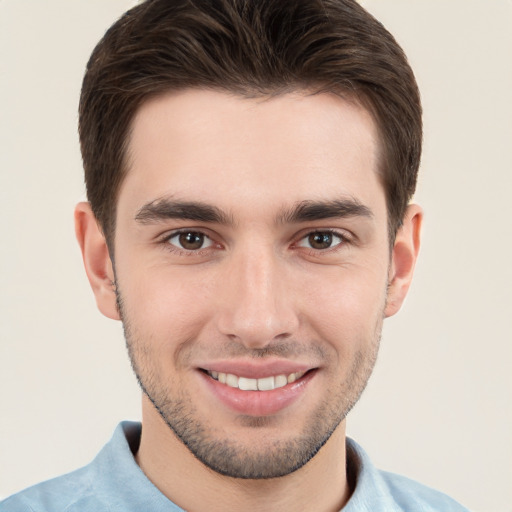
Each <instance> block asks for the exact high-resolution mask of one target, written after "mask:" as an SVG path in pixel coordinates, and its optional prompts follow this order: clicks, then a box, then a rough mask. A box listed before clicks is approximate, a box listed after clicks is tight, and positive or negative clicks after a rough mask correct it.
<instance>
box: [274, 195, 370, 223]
mask: <svg viewBox="0 0 512 512" xmlns="http://www.w3.org/2000/svg"><path fill="white" fill-rule="evenodd" d="M345 217H366V218H368V219H372V218H373V212H372V211H371V210H370V208H368V207H367V206H365V205H364V204H362V203H361V202H360V201H358V200H357V199H355V198H353V197H348V198H342V199H334V200H330V201H301V202H300V203H298V204H297V205H295V206H294V207H292V208H291V209H290V210H288V211H286V212H285V213H284V214H282V215H281V216H280V217H279V221H280V222H282V223H291V224H293V223H299V222H308V221H314V220H323V219H334V218H345Z"/></svg>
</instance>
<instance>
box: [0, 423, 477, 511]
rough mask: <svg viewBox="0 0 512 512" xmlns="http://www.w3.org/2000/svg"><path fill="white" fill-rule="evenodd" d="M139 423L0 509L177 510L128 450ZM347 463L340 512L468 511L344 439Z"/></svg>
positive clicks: (133, 446) (137, 436)
mask: <svg viewBox="0 0 512 512" xmlns="http://www.w3.org/2000/svg"><path fill="white" fill-rule="evenodd" d="M140 433H141V426H140V423H135V422H127V421H125V422H122V423H121V424H120V425H119V426H118V427H117V428H116V430H115V432H114V435H113V437H112V439H111V440H110V441H109V442H108V443H107V444H106V445H105V447H104V448H103V449H102V450H101V451H100V453H99V454H98V455H97V457H96V458H95V459H94V460H93V461H92V462H91V463H90V464H89V465H87V466H85V467H84V468H82V469H78V470H77V471H73V472H72V473H69V474H67V475H63V476H61V477H58V478H54V479H53V480H49V481H47V482H43V483H41V484H38V485H35V486H33V487H30V488H28V489H26V490H25V491H22V492H20V493H18V494H15V495H13V496H11V497H10V498H7V499H6V500H4V501H2V502H1V503H0V512H146V511H147V512H179V511H182V510H183V509H181V508H179V507H178V506H177V505H175V504H174V503H172V502H171V501H170V500H169V499H168V498H166V497H165V496H164V495H163V494H162V493H161V492H160V491H159V490H158V489H157V488H156V487H155V486H154V485H153V484H152V483H151V482H150V481H149V480H148V479H147V477H146V476H145V475H144V473H143V472H142V471H141V469H140V468H139V466H138V465H137V463H136V462H135V459H134V457H133V454H134V453H135V452H136V451H137V449H138V445H139V440H140ZM347 468H348V475H349V478H351V479H353V480H355V490H354V492H353V493H352V496H351V498H350V500H349V502H348V503H347V505H346V506H345V507H344V508H343V512H469V511H468V509H466V508H464V507H462V506H461V505H459V504H458V503H456V502H455V501H454V500H452V499H451V498H449V497H448V496H446V495H445V494H442V493H440V492H438V491H434V490H433V489H430V488H428V487H425V486H424V485H421V484H419V483H417V482H414V481H412V480H409V479H408V478H405V477H402V476H399V475H394V474H392V473H386V472H383V471H379V470H377V469H376V468H375V467H374V466H373V464H372V463H371V461H370V459H369V458H368V455H366V453H365V452H364V451H363V449H362V448H361V447H360V446H359V445H357V443H355V442H354V441H352V440H351V439H347Z"/></svg>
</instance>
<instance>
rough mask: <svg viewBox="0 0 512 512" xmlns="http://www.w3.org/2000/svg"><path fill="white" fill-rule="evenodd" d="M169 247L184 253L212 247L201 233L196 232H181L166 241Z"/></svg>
mask: <svg viewBox="0 0 512 512" xmlns="http://www.w3.org/2000/svg"><path fill="white" fill-rule="evenodd" d="M168 242H169V243H170V244H171V245H174V246H176V247H178V248H180V249H185V250H186V251H197V250H199V249H205V248H207V247H210V246H211V245H212V241H211V240H210V239H209V238H208V237H207V236H206V235H205V234H203V233H200V232H198V231H182V232H181V233H176V234H175V235H173V236H171V237H170V238H169V239H168Z"/></svg>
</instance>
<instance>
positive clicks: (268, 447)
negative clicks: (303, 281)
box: [116, 286, 382, 480]
mask: <svg viewBox="0 0 512 512" xmlns="http://www.w3.org/2000/svg"><path fill="white" fill-rule="evenodd" d="M116 295H117V304H118V309H119V312H120V315H121V319H122V322H123V329H124V335H125V340H126V346H127V349H128V354H129V357H130V361H131V365H132V368H133V371H134V373H135V376H136V378H137V381H138V383H139V386H140V387H141V389H142V391H143V393H144V394H145V395H146V396H147V397H148V399H149V400H150V401H151V403H152V404H153V406H154V407H155V409H156V410H157V411H158V413H159V414H160V416H161V417H162V419H163V420H164V422H165V423H166V424H167V426H168V427H169V428H170V429H171V431H172V432H173V433H174V434H175V435H176V437H177V438H178V439H179V440H180V441H181V442H182V443H183V444H184V445H185V446H186V447H187V448H188V449H189V450H190V452H191V453H192V454H193V455H194V457H196V458H197V459H198V460H199V461H200V462H202V463H203V464H204V465H205V466H207V467H208V468H210V469H212V470H213V471H215V472H217V473H219V474H221V475H225V476H229V477H233V478H241V479H256V480H258V479H269V478H277V477H282V476H286V475H288V474H290V473H293V472H294V471H296V470H298V469H300V468H302V467H303V466H304V465H305V464H306V463H308V462H309V461H310V460H311V459H312V458H313V457H314V456H315V455H316V454H317V453H318V451H319V450H320V449H321V448H322V446H324V444H325V443H326V442H327V441H328V440H329V438H330V437H331V435H332V434H333V433H334V431H335V430H336V428H337V427H338V425H339V424H340V422H341V421H343V419H344V418H345V417H346V416H347V414H348V413H349V411H350V410H351V409H352V407H353V406H354V405H355V404H356V402H357V401H358V400H359V398H360V396H361V394H362V392H363V391H364V389H365V387H366V384H367V382H368V379H369V377H370V375H371V373H372V371H373V368H374V366H375V362H376V359H377V354H378V349H379V344H380V337H381V330H382V320H381V321H380V322H378V325H377V326H376V328H375V336H374V339H373V340H371V342H370V343H368V344H366V345H364V344H363V346H367V347H368V348H367V349H366V351H360V352H358V353H357V354H356V357H355V358H354V360H353V362H352V367H351V369H350V372H349V373H348V375H347V377H346V379H345V380H343V381H341V382H339V383H338V385H337V387H336V389H331V390H327V391H328V393H327V394H326V395H324V397H323V400H322V402H321V403H320V404H319V405H318V406H317V407H316V409H315V410H314V411H313V412H312V413H310V415H309V418H308V420H307V421H306V423H305V425H304V428H303V429H302V431H301V433H300V434H298V435H296V436H295V437H293V438H291V439H286V440H284V439H274V440H270V441H269V440H268V439H267V442H266V443H265V446H264V447H263V448H262V449H260V450H251V449H250V447H248V446H245V445H244V444H242V443H241V442H239V440H237V439H236V438H233V437H229V436H226V434H225V433H224V432H222V431H220V430H218V429H214V428H212V427H211V424H210V423H209V422H208V418H205V417H201V414H200V413H198V411H197V409H196V408H195V407H194V405H193V400H192V399H191V397H190V396H187V395H186V394H184V392H183V390H179V391H178V392H176V391H173V390H172V389H170V388H169V387H166V384H165V383H164V382H161V381H160V380H159V378H158V372H157V371H156V366H155V365H154V364H153V363H152V359H151V353H152V350H151V345H150V343H148V342H147V341H146V340H143V339H142V337H141V336H139V335H138V333H136V330H135V329H134V328H133V326H132V325H131V323H130V320H129V315H127V314H126V311H125V308H124V307H123V300H122V298H121V294H120V292H119V288H118V287H117V286H116ZM288 343H289V344H293V342H291V343H290V342H288ZM279 352H280V353H282V352H283V350H282V348H281V349H280V350H279ZM269 355H272V354H269ZM239 420H240V423H241V424H242V425H243V426H245V427H247V428H254V429H265V428H267V427H268V426H269V425H271V424H272V421H273V419H272V418H271V417H250V416H241V417H240V418H239Z"/></svg>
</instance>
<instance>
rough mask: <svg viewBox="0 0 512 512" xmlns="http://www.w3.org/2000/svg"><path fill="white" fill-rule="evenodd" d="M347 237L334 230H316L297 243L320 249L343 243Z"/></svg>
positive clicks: (301, 245) (300, 245)
mask: <svg viewBox="0 0 512 512" xmlns="http://www.w3.org/2000/svg"><path fill="white" fill-rule="evenodd" d="M344 241H345V238H344V237H343V236H342V235H340V234H337V233H334V232H332V231H314V232H313V233H309V234H308V235H307V236H305V237H304V238H303V239H302V240H301V241H300V242H299V243H298V244H297V245H298V246H299V247H307V248H309V249H315V250H318V251H322V250H326V249H330V248H332V247H336V246H337V245H340V244H342V243H343V242H344Z"/></svg>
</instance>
